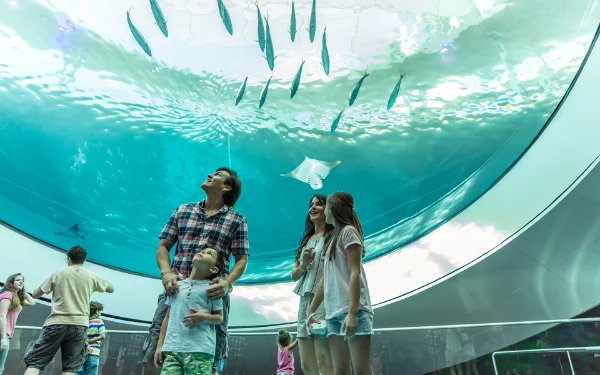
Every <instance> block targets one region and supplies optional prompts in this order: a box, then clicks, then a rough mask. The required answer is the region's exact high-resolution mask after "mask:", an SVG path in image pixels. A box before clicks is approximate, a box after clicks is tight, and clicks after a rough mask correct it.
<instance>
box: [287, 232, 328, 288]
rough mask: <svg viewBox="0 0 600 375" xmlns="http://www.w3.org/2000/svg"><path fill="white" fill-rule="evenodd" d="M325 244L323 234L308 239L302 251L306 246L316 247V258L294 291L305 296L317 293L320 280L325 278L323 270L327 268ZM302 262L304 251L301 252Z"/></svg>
mask: <svg viewBox="0 0 600 375" xmlns="http://www.w3.org/2000/svg"><path fill="white" fill-rule="evenodd" d="M324 246H325V238H324V237H323V236H321V237H319V238H317V239H314V238H311V239H310V240H308V243H307V244H306V246H304V248H303V249H302V251H304V249H306V248H310V247H312V248H314V251H315V259H314V260H313V263H312V265H311V266H310V267H309V268H308V269H307V270H306V272H304V274H302V276H301V277H300V279H299V280H298V283H297V284H296V287H295V288H294V293H296V294H297V295H299V296H300V297H303V296H304V295H305V294H306V293H311V294H315V292H316V291H317V286H319V282H320V281H321V279H322V278H323V270H324V269H325V267H324V266H325V256H324V255H325V254H324V253H325V251H323V247H324ZM300 262H302V253H301V254H300Z"/></svg>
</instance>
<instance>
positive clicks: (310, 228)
mask: <svg viewBox="0 0 600 375" xmlns="http://www.w3.org/2000/svg"><path fill="white" fill-rule="evenodd" d="M315 198H317V201H319V203H321V204H322V205H323V206H325V203H327V196H326V195H323V194H315V195H313V196H312V197H311V198H310V201H309V202H308V206H309V207H310V204H311V203H312V200H313V199H315ZM332 232H333V225H331V224H325V233H324V234H323V238H324V239H325V243H327V242H328V240H329V237H330V236H331V233H332ZM315 233H316V231H315V224H314V223H313V222H312V220H310V213H308V214H306V220H305V221H304V234H302V239H301V240H300V245H299V246H298V248H297V249H296V257H295V260H296V261H299V260H300V256H301V255H302V249H304V246H306V244H307V243H308V240H310V238H311V237H312V236H313V235H314V234H315Z"/></svg>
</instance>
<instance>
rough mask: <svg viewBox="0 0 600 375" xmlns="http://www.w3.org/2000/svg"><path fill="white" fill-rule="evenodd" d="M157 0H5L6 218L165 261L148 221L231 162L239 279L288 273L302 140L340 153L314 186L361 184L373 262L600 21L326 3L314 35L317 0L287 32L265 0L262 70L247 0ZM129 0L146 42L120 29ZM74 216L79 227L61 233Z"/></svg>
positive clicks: (127, 258) (465, 172) (439, 209)
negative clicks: (158, 13)
mask: <svg viewBox="0 0 600 375" xmlns="http://www.w3.org/2000/svg"><path fill="white" fill-rule="evenodd" d="M160 3H161V6H162V8H163V11H164V13H165V16H166V17H167V19H168V20H169V23H168V25H169V38H168V39H167V38H165V37H164V36H162V34H161V33H160V30H159V29H158V27H156V25H154V24H153V23H154V19H153V18H152V13H151V11H150V6H149V4H148V2H147V1H137V0H136V1H133V0H132V1H129V2H121V1H116V0H110V1H104V2H102V3H94V4H93V5H90V4H91V3H86V2H73V1H54V2H52V1H40V2H34V1H20V0H8V1H7V0H0V9H1V11H0V43H1V44H0V48H1V49H0V132H1V133H0V134H1V136H0V219H1V220H3V221H5V222H7V223H9V224H11V225H13V226H15V227H17V228H19V229H21V230H23V231H25V232H27V233H28V234H30V235H32V236H34V237H37V238H39V239H41V240H43V241H46V242H48V243H51V244H53V245H55V246H58V247H60V248H63V249H66V248H68V247H70V246H71V245H73V244H75V243H78V244H82V245H83V246H85V247H86V248H87V249H88V252H89V259H90V260H93V261H95V262H99V263H102V264H107V265H110V266H114V267H118V268H122V269H124V270H128V271H132V272H137V273H142V274H149V275H156V274H157V273H158V272H157V268H156V265H155V260H154V253H155V251H156V245H157V239H156V236H157V235H158V233H159V232H160V230H161V228H162V226H163V225H164V224H165V222H166V220H167V219H168V217H169V215H170V214H171V212H172V211H173V210H174V209H175V208H176V207H177V205H179V204H181V203H186V202H189V201H198V200H201V199H202V198H203V196H204V195H203V193H202V191H201V189H200V183H201V182H202V181H203V180H204V179H205V178H206V174H207V173H210V172H212V171H214V169H215V168H216V167H219V166H231V167H232V168H234V169H236V170H237V171H238V173H239V174H240V176H241V178H242V181H243V184H244V190H243V194H242V197H241V199H240V201H239V203H238V205H237V207H236V208H237V209H238V211H240V212H241V213H242V214H244V215H245V216H246V217H247V219H248V223H249V230H250V241H251V259H250V263H249V268H248V271H247V272H246V274H245V276H244V279H243V281H245V282H268V281H280V280H284V279H287V278H288V277H289V271H290V265H291V261H292V259H293V253H294V248H295V245H296V244H297V242H298V241H299V239H300V236H301V233H302V229H303V222H304V218H305V215H306V211H307V204H308V201H309V200H310V198H311V195H312V194H313V193H314V192H315V190H313V189H312V188H311V187H310V186H309V185H308V184H306V183H303V182H301V181H298V180H296V179H292V178H288V177H282V176H281V174H285V173H288V172H290V171H292V170H293V169H294V168H296V167H297V166H298V165H300V164H301V163H302V161H303V160H304V157H305V156H307V157H309V158H311V159H316V160H321V161H342V163H341V164H340V165H339V166H337V167H336V168H334V169H333V170H332V171H331V173H330V174H329V175H328V176H327V177H326V178H325V180H324V181H323V182H322V185H323V187H322V188H321V189H319V190H318V192H321V193H325V194H329V193H331V192H334V191H336V190H341V189H343V190H347V191H350V192H351V193H352V194H353V195H354V197H355V199H356V202H357V211H358V213H359V215H360V217H361V219H362V221H363V225H364V229H365V232H366V234H367V235H368V238H369V241H368V246H367V257H368V259H372V258H374V257H378V256H381V255H383V254H385V253H387V252H390V251H393V250H395V249H397V248H398V247H399V246H401V245H402V244H404V243H406V242H408V241H410V240H412V239H414V238H416V237H418V236H420V235H422V234H424V233H427V232H428V231H430V230H431V229H433V228H434V227H435V226H437V225H439V224H440V223H442V222H444V221H445V220H447V219H448V218H450V217H452V216H453V215H454V214H455V213H456V212H458V211H459V210H461V209H462V208H464V207H465V206H466V205H468V204H469V203H471V202H472V201H473V200H475V199H476V198H477V197H479V196H480V195H481V194H482V193H483V192H484V191H485V190H486V189H487V188H489V186H490V185H491V184H493V183H494V182H495V181H496V180H497V178H498V177H500V176H501V175H502V174H503V173H504V172H505V171H506V169H507V168H508V167H510V165H511V164H512V163H513V162H514V161H515V160H516V159H517V158H518V157H519V156H520V155H521V154H522V152H523V151H524V150H525V149H526V148H527V147H528V145H529V144H530V143H531V142H532V141H533V140H534V138H535V137H536V136H537V134H538V133H539V132H540V131H541V130H542V128H543V126H544V124H545V123H546V121H547V119H548V118H549V116H550V115H551V113H552V112H553V110H554V109H555V107H556V105H557V104H558V103H559V101H560V100H561V99H562V97H563V95H564V93H565V91H566V90H567V88H568V87H569V85H570V83H571V81H572V79H573V77H574V75H575V74H576V72H577V70H578V69H579V66H580V64H581V62H582V60H583V58H584V56H585V54H586V53H587V51H588V48H589V47H590V43H591V41H592V38H593V34H594V32H595V29H596V27H597V19H595V18H594V17H593V16H591V15H592V14H593V13H592V11H593V9H594V5H595V2H594V1H578V0H573V1H567V2H558V1H550V2H548V1H538V0H533V1H532V0H526V1H525V0H523V1H522V0H518V1H511V2H508V1H493V0H489V1H483V0H481V1H465V2H460V1H450V2H447V3H446V2H435V3H432V4H416V5H415V4H409V3H404V2H397V1H388V2H377V5H372V4H371V3H369V4H366V5H361V4H360V2H352V3H350V2H348V4H345V3H344V4H340V3H339V2H326V1H317V15H318V20H317V33H316V35H317V36H316V38H315V42H314V43H312V44H311V43H310V42H309V41H308V32H307V31H306V30H305V29H306V27H307V25H308V19H309V13H310V3H311V2H310V1H296V12H297V14H298V24H299V26H298V28H299V31H298V34H297V40H296V41H295V43H292V42H291V41H290V37H289V34H288V33H287V30H288V29H289V12H290V11H291V10H290V6H289V4H287V2H260V6H261V11H262V13H263V15H266V14H269V22H270V24H271V32H272V34H273V40H274V46H275V47H274V49H275V54H276V55H277V56H278V57H277V59H276V60H275V69H274V71H273V72H270V71H269V69H268V66H267V63H266V61H265V60H264V58H263V57H262V55H261V52H260V49H259V46H258V43H257V42H256V41H255V40H256V13H255V7H254V5H253V2H250V1H248V2H245V1H244V2H242V1H229V2H226V3H225V4H226V5H227V6H228V9H229V12H230V13H231V18H232V22H233V26H234V35H233V36H229V34H227V32H226V30H225V27H223V24H222V23H221V20H220V18H219V13H218V10H217V7H216V2H213V1H200V2H175V1H164V2H160ZM130 7H131V9H132V12H131V16H132V20H133V22H134V23H135V24H136V26H137V27H138V28H139V29H140V31H141V32H142V33H144V35H145V37H146V39H147V40H148V43H149V44H150V46H151V47H152V50H153V56H154V57H153V58H149V57H148V56H146V55H145V54H144V53H143V51H142V50H141V48H140V47H139V46H138V45H137V44H136V42H135V40H134V39H133V37H132V35H131V33H130V32H129V29H128V27H127V21H126V12H127V10H128V9H129V8H130ZM325 25H327V38H328V47H329V53H330V57H331V73H330V75H329V76H326V75H325V74H324V73H323V69H322V67H321V65H320V56H321V42H320V40H321V35H322V32H323V27H324V26H325ZM304 59H305V60H306V63H305V66H304V71H303V76H302V84H301V86H300V89H299V91H298V93H297V94H296V96H295V97H294V98H293V99H292V100H290V97H289V96H290V86H291V81H292V79H293V77H294V75H295V73H296V71H297V69H298V67H299V65H300V63H301V62H302V60H304ZM365 70H367V71H368V72H369V73H370V76H369V77H368V78H367V79H366V80H365V82H364V84H363V86H362V88H361V91H360V94H359V96H358V99H357V101H356V103H355V104H354V105H353V106H352V107H350V108H347V107H348V95H349V93H350V91H351V90H352V87H353V86H354V84H355V83H356V82H357V80H358V79H359V78H360V77H361V76H362V74H363V73H364V71H365ZM400 73H406V76H405V77H404V80H403V82H402V87H401V90H400V95H399V97H398V99H397V101H396V103H395V106H394V107H393V108H392V110H390V111H388V110H386V105H387V100H388V97H389V94H390V92H391V90H392V89H393V87H394V85H395V83H396V81H397V79H398V77H399V74H400ZM246 75H248V77H249V78H248V88H247V90H246V94H245V97H244V99H243V100H242V102H241V103H240V104H239V105H238V106H234V101H235V97H236V93H237V90H238V88H239V86H240V84H241V82H242V81H243V80H244V77H245V76H246ZM271 75H272V76H273V78H272V81H271V85H270V89H269V93H268V98H267V101H266V104H265V105H264V107H263V108H262V109H260V110H259V109H258V99H259V94H260V91H261V90H262V88H263V86H264V84H265V82H266V81H267V80H268V79H269V77H270V76H271ZM345 107H346V110H345V112H344V115H343V117H342V120H341V121H340V125H339V127H338V129H337V130H336V132H335V133H333V134H331V132H330V126H331V122H332V121H333V119H334V118H335V117H336V116H337V114H338V113H339V112H340V110H342V109H343V108H345ZM475 177H477V178H475ZM74 224H79V233H80V234H81V235H82V236H84V237H85V238H84V239H81V238H73V237H70V236H68V235H56V234H55V233H56V232H65V231H66V229H67V228H68V227H70V226H72V225H74ZM392 228H395V229H396V231H395V232H394V233H395V234H394V235H393V236H392V235H386V233H388V234H389V233H391V232H390V230H391V229H392ZM398 231H400V232H401V235H397V233H398ZM67 234H68V233H67ZM15 250H17V249H15Z"/></svg>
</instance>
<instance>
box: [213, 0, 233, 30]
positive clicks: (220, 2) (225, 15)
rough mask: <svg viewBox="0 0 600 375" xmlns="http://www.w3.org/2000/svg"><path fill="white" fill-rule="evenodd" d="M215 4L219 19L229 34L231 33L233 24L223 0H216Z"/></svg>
mask: <svg viewBox="0 0 600 375" xmlns="http://www.w3.org/2000/svg"><path fill="white" fill-rule="evenodd" d="M217 5H218V6H219V15H220V16H221V20H222V21H223V25H225V28H226V29H227V32H228V33H229V35H233V25H232V24H231V17H230V16H229V12H228V11H227V7H226V6H225V3H223V0H217Z"/></svg>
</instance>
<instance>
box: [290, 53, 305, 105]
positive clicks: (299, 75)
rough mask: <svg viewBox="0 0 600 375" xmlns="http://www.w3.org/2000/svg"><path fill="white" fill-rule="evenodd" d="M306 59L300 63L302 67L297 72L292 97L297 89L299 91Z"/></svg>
mask: <svg viewBox="0 0 600 375" xmlns="http://www.w3.org/2000/svg"><path fill="white" fill-rule="evenodd" d="M305 62H306V61H305V60H302V64H300V68H298V72H296V76H295V77H294V80H293V81H292V92H291V93H290V99H292V98H293V97H294V95H296V91H298V87H299V86H300V79H301V78H302V67H303V66H304V63H305Z"/></svg>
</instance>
